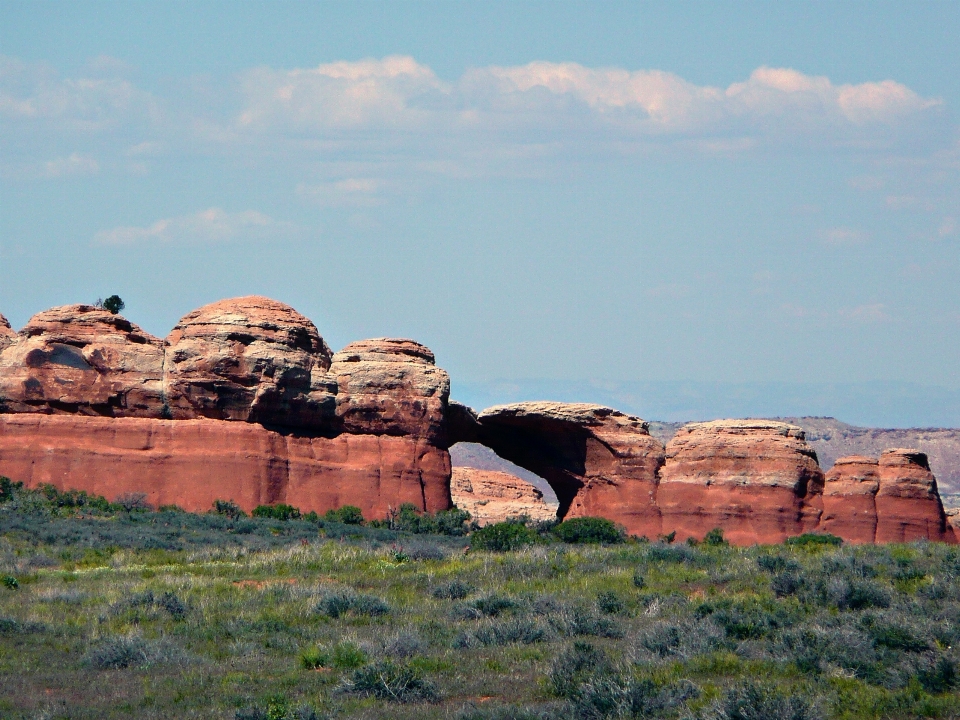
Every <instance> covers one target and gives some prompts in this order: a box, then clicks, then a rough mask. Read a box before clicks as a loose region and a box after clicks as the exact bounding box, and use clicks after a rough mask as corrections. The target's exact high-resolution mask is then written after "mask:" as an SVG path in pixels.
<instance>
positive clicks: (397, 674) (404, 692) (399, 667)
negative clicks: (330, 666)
mask: <svg viewBox="0 0 960 720" xmlns="http://www.w3.org/2000/svg"><path fill="white" fill-rule="evenodd" d="M343 689H344V690H345V691H346V692H349V693H353V694H356V695H372V696H373V697H376V698H378V699H380V700H387V701H388V702H397V703H407V702H418V701H427V702H432V701H435V700H437V699H438V695H437V690H436V688H435V687H434V685H433V683H431V682H429V681H428V680H425V679H424V678H423V677H422V676H421V674H420V672H419V671H418V670H417V669H416V668H414V667H411V666H410V665H406V664H397V663H394V662H392V661H390V660H382V661H380V662H377V663H374V664H372V665H367V666H365V667H362V668H357V669H356V670H354V672H353V676H352V677H351V678H350V682H349V683H347V684H346V685H345V686H344V688H343Z"/></svg>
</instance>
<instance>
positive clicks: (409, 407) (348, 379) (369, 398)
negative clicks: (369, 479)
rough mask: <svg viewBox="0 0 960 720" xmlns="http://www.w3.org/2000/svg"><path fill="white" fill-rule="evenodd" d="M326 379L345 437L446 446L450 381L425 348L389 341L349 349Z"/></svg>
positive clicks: (338, 357)
mask: <svg viewBox="0 0 960 720" xmlns="http://www.w3.org/2000/svg"><path fill="white" fill-rule="evenodd" d="M329 374H330V376H331V377H332V378H333V379H334V380H335V382H336V385H337V388H338V390H337V396H336V416H337V420H338V422H339V424H340V427H341V428H342V430H343V431H344V432H351V433H364V434H368V433H369V434H375V435H413V436H416V437H420V438H423V439H425V440H426V441H428V442H430V443H436V444H439V443H445V429H446V423H445V419H446V412H447V402H448V398H449V397H450V377H449V375H447V373H446V371H444V370H441V369H440V368H438V367H437V366H436V365H435V364H434V358H433V353H432V352H431V351H430V350H429V348H427V347H425V346H423V345H421V344H420V343H417V342H414V341H413V340H402V339H392V338H377V339H374V340H363V341H361V342H355V343H351V344H350V345H347V346H346V347H345V348H343V350H341V351H340V352H338V353H337V354H336V355H334V356H333V363H332V364H331V365H330V373H329Z"/></svg>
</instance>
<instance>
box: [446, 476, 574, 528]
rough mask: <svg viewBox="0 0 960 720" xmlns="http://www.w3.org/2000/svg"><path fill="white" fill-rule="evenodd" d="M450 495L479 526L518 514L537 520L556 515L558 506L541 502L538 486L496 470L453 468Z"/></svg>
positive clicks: (454, 502) (551, 518) (541, 495)
mask: <svg viewBox="0 0 960 720" xmlns="http://www.w3.org/2000/svg"><path fill="white" fill-rule="evenodd" d="M450 496H451V498H452V499H453V504H454V505H456V506H457V507H458V508H460V509H461V510H466V511H467V512H468V513H470V517H472V518H473V520H474V521H475V522H476V523H477V524H478V525H487V524H489V523H496V522H503V521H504V520H506V519H507V518H511V517H520V516H521V515H525V516H526V517H528V518H530V519H531V520H534V521H537V522H541V521H545V520H554V519H556V517H557V506H556V505H555V504H554V505H553V506H550V505H548V504H547V503H546V502H544V499H543V493H542V492H540V491H539V490H538V489H537V488H535V487H534V486H533V485H531V484H530V483H528V482H526V481H525V480H521V479H520V478H518V477H517V476H516V475H510V474H509V473H505V472H499V471H497V470H478V469H476V468H469V467H455V468H453V474H452V475H451V476H450Z"/></svg>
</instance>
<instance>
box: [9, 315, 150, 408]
mask: <svg viewBox="0 0 960 720" xmlns="http://www.w3.org/2000/svg"><path fill="white" fill-rule="evenodd" d="M6 337H7V343H8V344H7V345H6V347H5V348H3V349H2V352H0V410H2V411H3V412H9V413H44V414H50V413H78V414H81V415H106V416H111V417H150V416H154V417H155V416H158V415H159V414H160V412H161V408H162V406H163V358H164V348H163V341H162V340H160V339H159V338H155V337H153V336H152V335H150V334H148V333H146V332H144V331H143V330H141V329H140V328H139V327H137V326H136V325H134V324H133V323H131V322H130V321H129V320H127V319H126V318H124V317H123V316H122V315H114V314H112V313H110V312H107V311H106V310H103V309H102V308H98V307H94V306H93V305H65V306H63V307H56V308H53V309H51V310H47V311H45V312H41V313H38V314H36V315H34V316H33V317H32V318H30V320H29V321H28V322H27V324H26V326H25V327H24V328H23V329H22V330H21V331H20V332H19V334H18V335H17V336H15V341H14V342H9V335H8V336H6Z"/></svg>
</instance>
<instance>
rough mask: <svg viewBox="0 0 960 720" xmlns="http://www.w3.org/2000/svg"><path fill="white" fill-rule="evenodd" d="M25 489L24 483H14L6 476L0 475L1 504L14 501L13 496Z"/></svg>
mask: <svg viewBox="0 0 960 720" xmlns="http://www.w3.org/2000/svg"><path fill="white" fill-rule="evenodd" d="M22 489H23V483H22V482H16V483H15V482H13V480H11V479H10V478H8V477H7V476H6V475H0V503H5V502H9V501H10V500H13V495H14V493H15V492H16V491H18V490H22Z"/></svg>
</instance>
